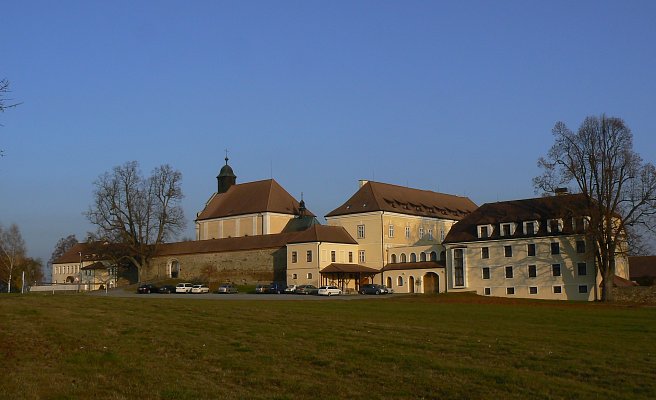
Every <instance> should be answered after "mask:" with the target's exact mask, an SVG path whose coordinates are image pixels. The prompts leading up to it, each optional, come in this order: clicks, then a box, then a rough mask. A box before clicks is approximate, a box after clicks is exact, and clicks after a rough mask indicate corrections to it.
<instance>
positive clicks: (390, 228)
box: [387, 225, 394, 238]
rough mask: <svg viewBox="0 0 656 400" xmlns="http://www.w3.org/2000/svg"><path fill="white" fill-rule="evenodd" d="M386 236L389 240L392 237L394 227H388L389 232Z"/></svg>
mask: <svg viewBox="0 0 656 400" xmlns="http://www.w3.org/2000/svg"><path fill="white" fill-rule="evenodd" d="M387 235H388V236H389V237H391V238H393V237H394V225H390V226H389V231H388V232H387Z"/></svg>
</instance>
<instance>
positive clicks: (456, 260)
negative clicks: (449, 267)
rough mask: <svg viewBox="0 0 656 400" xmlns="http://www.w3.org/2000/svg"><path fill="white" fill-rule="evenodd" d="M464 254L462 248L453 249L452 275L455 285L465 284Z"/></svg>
mask: <svg viewBox="0 0 656 400" xmlns="http://www.w3.org/2000/svg"><path fill="white" fill-rule="evenodd" d="M464 257H465V255H464V251H463V250H462V249H455V250H453V277H454V285H455V286H465V258H464Z"/></svg>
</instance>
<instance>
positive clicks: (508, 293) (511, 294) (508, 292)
mask: <svg viewBox="0 0 656 400" xmlns="http://www.w3.org/2000/svg"><path fill="white" fill-rule="evenodd" d="M511 291H512V293H510V292H511ZM514 295H515V287H514V286H508V287H506V296H514Z"/></svg>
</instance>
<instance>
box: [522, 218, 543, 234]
mask: <svg viewBox="0 0 656 400" xmlns="http://www.w3.org/2000/svg"><path fill="white" fill-rule="evenodd" d="M529 224H533V233H528V225H529ZM523 229H524V234H525V235H537V233H538V230H539V229H540V222H539V221H536V220H534V221H524V224H523Z"/></svg>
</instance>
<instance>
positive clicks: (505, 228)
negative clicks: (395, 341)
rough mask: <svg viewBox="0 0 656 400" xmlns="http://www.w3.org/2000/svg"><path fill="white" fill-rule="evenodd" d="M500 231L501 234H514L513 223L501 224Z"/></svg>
mask: <svg viewBox="0 0 656 400" xmlns="http://www.w3.org/2000/svg"><path fill="white" fill-rule="evenodd" d="M500 233H501V236H512V235H513V234H515V224H513V223H507V224H501V230H500Z"/></svg>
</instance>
